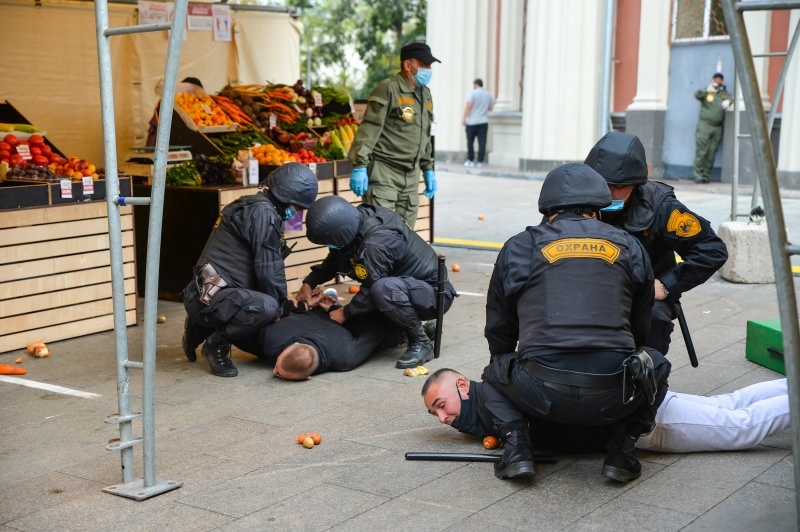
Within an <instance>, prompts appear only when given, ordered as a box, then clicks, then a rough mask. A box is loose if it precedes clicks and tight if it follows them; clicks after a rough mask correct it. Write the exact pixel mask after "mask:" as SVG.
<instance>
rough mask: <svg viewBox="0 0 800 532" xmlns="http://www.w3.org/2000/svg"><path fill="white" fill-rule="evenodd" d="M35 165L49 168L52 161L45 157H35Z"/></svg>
mask: <svg viewBox="0 0 800 532" xmlns="http://www.w3.org/2000/svg"><path fill="white" fill-rule="evenodd" d="M33 164H35V165H36V166H47V165H48V164H50V159H48V158H47V157H45V156H44V155H34V156H33Z"/></svg>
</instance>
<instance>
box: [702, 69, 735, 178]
mask: <svg viewBox="0 0 800 532" xmlns="http://www.w3.org/2000/svg"><path fill="white" fill-rule="evenodd" d="M723 80H724V78H723V77H722V74H721V73H719V72H717V73H716V74H714V77H713V78H712V79H711V83H710V84H709V86H708V87H706V89H705V90H698V91H695V93H694V97H695V98H697V99H698V100H700V118H699V119H698V121H697V130H696V132H695V142H696V147H695V152H694V172H693V173H694V182H695V183H708V176H709V175H711V167H712V166H713V165H714V156H715V155H716V154H717V148H719V143H720V142H722V123H723V121H724V120H725V109H727V108H728V107H730V105H731V99H730V98H731V97H730V94H728V93H727V92H726V91H725V85H724V84H723V83H722V82H723Z"/></svg>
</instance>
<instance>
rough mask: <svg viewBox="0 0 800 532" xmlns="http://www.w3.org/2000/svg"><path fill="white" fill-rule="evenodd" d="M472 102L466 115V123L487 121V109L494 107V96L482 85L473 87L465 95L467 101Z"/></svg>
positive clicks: (483, 122)
mask: <svg viewBox="0 0 800 532" xmlns="http://www.w3.org/2000/svg"><path fill="white" fill-rule="evenodd" d="M469 102H472V107H471V108H470V110H469V115H467V125H468V126H476V125H478V124H488V123H489V111H491V110H492V107H494V98H492V95H491V94H489V93H488V92H486V90H484V88H483V87H478V88H477V89H473V90H472V92H471V93H469V96H468V97H467V103H469Z"/></svg>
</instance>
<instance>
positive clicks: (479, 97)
mask: <svg viewBox="0 0 800 532" xmlns="http://www.w3.org/2000/svg"><path fill="white" fill-rule="evenodd" d="M473 86H474V89H473V90H472V92H471V93H470V94H469V97H467V106H466V107H465V108H464V120H463V121H462V123H463V124H464V125H465V126H466V127H467V162H465V163H464V166H483V158H484V156H485V155H486V132H487V131H489V111H491V110H492V109H494V98H492V95H491V94H489V93H488V92H486V91H485V90H484V88H483V80H481V79H476V80H475V82H474V83H473ZM476 137H477V138H478V158H477V160H476V159H475V147H474V146H475V138H476Z"/></svg>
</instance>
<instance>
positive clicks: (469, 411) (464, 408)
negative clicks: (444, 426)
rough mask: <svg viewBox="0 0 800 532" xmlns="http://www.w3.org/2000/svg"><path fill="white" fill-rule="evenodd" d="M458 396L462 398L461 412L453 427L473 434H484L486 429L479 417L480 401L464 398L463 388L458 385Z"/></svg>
mask: <svg viewBox="0 0 800 532" xmlns="http://www.w3.org/2000/svg"><path fill="white" fill-rule="evenodd" d="M456 392H458V398H459V399H461V414H459V416H458V418H457V419H456V420H455V421H454V422H453V425H452V427H453V428H454V429H456V430H457V431H458V432H466V433H467V434H472V435H473V436H484V435H485V432H486V431H485V430H484V429H483V425H482V424H481V420H480V418H479V417H478V401H476V400H475V399H464V398H462V397H461V390H459V389H458V386H456Z"/></svg>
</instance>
